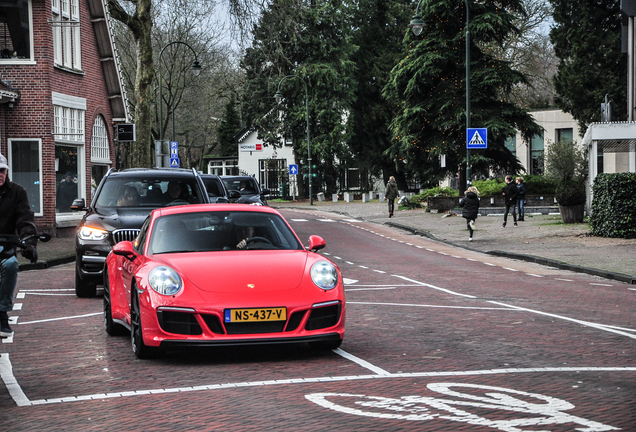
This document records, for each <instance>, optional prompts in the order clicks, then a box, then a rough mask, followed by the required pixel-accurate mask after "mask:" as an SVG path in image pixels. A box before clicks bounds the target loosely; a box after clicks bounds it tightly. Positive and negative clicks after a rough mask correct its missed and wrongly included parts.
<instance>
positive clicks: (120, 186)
mask: <svg viewBox="0 0 636 432" xmlns="http://www.w3.org/2000/svg"><path fill="white" fill-rule="evenodd" d="M204 202H206V201H205V200H203V199H202V197H201V196H200V192H199V188H198V187H196V180H195V179H194V177H193V178H191V179H183V178H181V179H158V178H155V179H149V178H147V177H144V178H141V177H140V178H134V177H121V178H116V177H114V178H107V179H106V182H105V183H104V185H103V187H102V189H101V191H100V192H99V195H98V196H97V201H96V202H95V207H96V209H97V210H98V211H99V212H100V213H113V212H116V211H117V209H120V208H139V207H146V208H157V207H164V206H167V205H181V204H197V203H204Z"/></svg>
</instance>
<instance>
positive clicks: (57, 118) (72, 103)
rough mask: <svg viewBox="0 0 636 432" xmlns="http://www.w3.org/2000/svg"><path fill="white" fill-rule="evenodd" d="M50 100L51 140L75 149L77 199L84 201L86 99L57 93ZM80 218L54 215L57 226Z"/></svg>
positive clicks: (70, 215) (80, 216)
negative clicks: (51, 106)
mask: <svg viewBox="0 0 636 432" xmlns="http://www.w3.org/2000/svg"><path fill="white" fill-rule="evenodd" d="M51 99H52V103H53V112H54V126H53V129H54V130H53V140H54V141H55V144H56V145H58V144H59V145H67V146H75V147H77V183H78V187H79V191H80V193H79V198H84V199H86V151H85V150H86V131H85V128H84V125H85V122H84V118H85V116H86V99H84V98H80V97H77V96H69V95H65V94H63V93H58V92H52V95H51ZM71 112H73V113H74V114H73V116H74V119H75V120H74V123H73V124H74V125H75V129H74V130H71V129H69V127H70V126H71V123H70V117H71V114H70V113H71ZM76 133H79V135H75V134H76ZM81 218H82V214H76V213H56V221H57V223H58V224H59V223H60V222H62V223H64V222H67V221H70V222H74V221H78V220H80V219H81ZM62 226H66V225H62Z"/></svg>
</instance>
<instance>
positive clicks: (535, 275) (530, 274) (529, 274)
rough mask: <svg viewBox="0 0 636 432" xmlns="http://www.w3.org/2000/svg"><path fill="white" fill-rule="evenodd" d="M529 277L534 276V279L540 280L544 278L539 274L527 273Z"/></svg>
mask: <svg viewBox="0 0 636 432" xmlns="http://www.w3.org/2000/svg"><path fill="white" fill-rule="evenodd" d="M526 274H527V275H528V276H532V277H538V278H542V277H543V276H541V275H537V274H532V273H526Z"/></svg>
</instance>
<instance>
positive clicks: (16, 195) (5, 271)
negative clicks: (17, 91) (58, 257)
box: [0, 154, 38, 337]
mask: <svg viewBox="0 0 636 432" xmlns="http://www.w3.org/2000/svg"><path fill="white" fill-rule="evenodd" d="M8 173H9V165H7V159H6V158H5V157H4V156H3V155H1V154H0V234H5V235H16V234H17V235H19V236H20V238H24V237H26V236H29V235H35V234H37V230H36V228H35V220H34V217H33V210H31V206H30V205H29V199H28V197H27V193H26V190H24V188H23V187H22V186H20V185H19V184H17V183H13V182H11V181H9V179H8V178H7V176H8ZM36 244H37V238H33V239H30V240H27V248H26V249H25V250H24V252H23V255H24V257H25V258H27V259H29V260H30V261H31V262H36V261H37V259H38V252H37V250H36V248H35V246H36ZM17 281H18V260H17V258H16V257H15V255H13V256H11V257H9V258H4V259H0V336H1V337H10V336H12V335H13V330H12V329H11V327H10V326H9V316H8V314H7V312H9V311H12V310H13V292H14V291H15V285H16V283H17Z"/></svg>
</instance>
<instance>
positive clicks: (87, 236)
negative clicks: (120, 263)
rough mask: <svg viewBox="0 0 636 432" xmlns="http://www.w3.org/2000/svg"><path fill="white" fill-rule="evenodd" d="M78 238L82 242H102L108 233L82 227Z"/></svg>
mask: <svg viewBox="0 0 636 432" xmlns="http://www.w3.org/2000/svg"><path fill="white" fill-rule="evenodd" d="M78 236H79V238H80V239H82V240H104V239H105V238H106V237H108V231H106V230H103V229H99V228H91V227H88V226H83V227H82V228H80V230H79V233H78Z"/></svg>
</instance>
